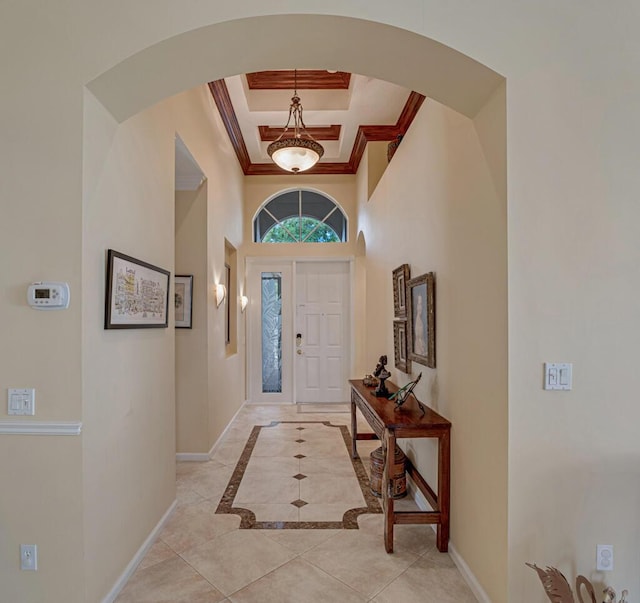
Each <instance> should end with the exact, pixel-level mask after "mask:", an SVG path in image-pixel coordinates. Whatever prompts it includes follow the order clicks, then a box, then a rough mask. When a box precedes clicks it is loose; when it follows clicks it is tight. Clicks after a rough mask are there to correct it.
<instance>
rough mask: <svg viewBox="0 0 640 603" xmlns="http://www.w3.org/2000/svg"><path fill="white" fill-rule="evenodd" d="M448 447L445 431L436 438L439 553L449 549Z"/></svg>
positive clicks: (437, 542) (449, 445)
mask: <svg viewBox="0 0 640 603" xmlns="http://www.w3.org/2000/svg"><path fill="white" fill-rule="evenodd" d="M450 448H451V443H450V436H449V432H448V431H447V432H445V433H443V434H442V435H441V436H440V437H439V438H438V507H439V508H440V523H439V524H438V528H437V531H436V545H437V547H438V550H439V551H440V552H441V553H446V552H447V550H448V549H449V505H450V481H451V473H450V470H451V464H450V463H451V461H450V454H451V450H450Z"/></svg>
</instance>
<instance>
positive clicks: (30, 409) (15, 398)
mask: <svg viewBox="0 0 640 603" xmlns="http://www.w3.org/2000/svg"><path fill="white" fill-rule="evenodd" d="M7 414H10V415H35V414H36V390H35V389H31V388H26V389H25V388H22V389H14V388H10V389H9V390H8V394H7Z"/></svg>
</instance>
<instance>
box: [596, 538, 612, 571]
mask: <svg viewBox="0 0 640 603" xmlns="http://www.w3.org/2000/svg"><path fill="white" fill-rule="evenodd" d="M596 549H597V554H596V569H597V570H599V571H601V572H610V571H612V570H613V545H612V544H599V545H598V546H597V547H596Z"/></svg>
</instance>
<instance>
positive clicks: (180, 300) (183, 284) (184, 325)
mask: <svg viewBox="0 0 640 603" xmlns="http://www.w3.org/2000/svg"><path fill="white" fill-rule="evenodd" d="M192 300H193V275H178V274H176V278H175V291H174V301H175V312H176V329H190V328H191V316H192Z"/></svg>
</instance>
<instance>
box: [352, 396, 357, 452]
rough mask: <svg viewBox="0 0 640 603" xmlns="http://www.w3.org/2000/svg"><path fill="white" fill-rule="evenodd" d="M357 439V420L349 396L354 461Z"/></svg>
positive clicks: (354, 405) (353, 403)
mask: <svg viewBox="0 0 640 603" xmlns="http://www.w3.org/2000/svg"><path fill="white" fill-rule="evenodd" d="M357 439H358V420H357V418H356V403H355V401H354V399H353V394H352V396H351V456H352V457H353V458H354V459H355V458H356V457H357V456H358V448H357V447H356V440H357Z"/></svg>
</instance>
